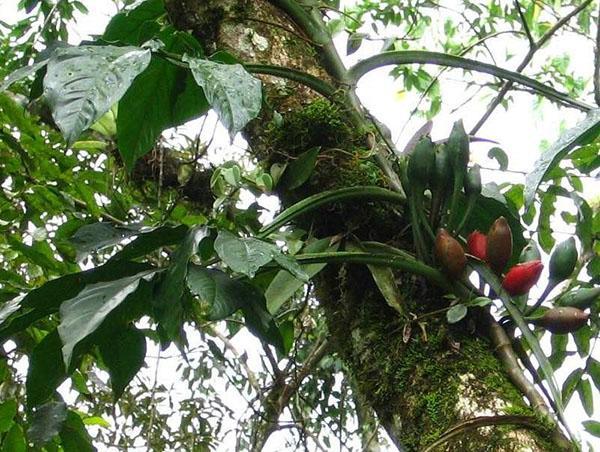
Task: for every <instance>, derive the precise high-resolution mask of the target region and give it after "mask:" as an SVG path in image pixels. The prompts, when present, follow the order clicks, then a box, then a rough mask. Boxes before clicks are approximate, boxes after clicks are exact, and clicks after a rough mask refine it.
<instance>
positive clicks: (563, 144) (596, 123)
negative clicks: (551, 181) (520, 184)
mask: <svg viewBox="0 0 600 452" xmlns="http://www.w3.org/2000/svg"><path fill="white" fill-rule="evenodd" d="M598 134H600V108H597V109H595V110H592V111H590V112H589V113H588V115H587V116H586V118H585V119H584V120H583V121H581V122H580V123H579V124H577V125H576V126H575V127H573V128H572V129H569V130H567V131H566V132H564V133H563V134H562V135H561V136H560V138H559V139H558V140H557V141H556V142H555V143H554V144H553V145H552V146H551V147H550V148H549V149H548V150H547V151H545V152H544V153H543V154H542V156H541V157H540V158H539V159H538V161H537V162H535V165H534V170H533V171H532V172H531V173H529V174H528V175H527V178H526V179H525V193H524V196H525V207H526V208H528V207H529V206H530V205H531V203H532V202H533V198H534V196H535V192H536V190H537V188H538V186H539V185H540V183H541V182H542V181H543V180H544V178H545V177H546V176H547V175H548V173H549V172H550V171H551V170H552V169H553V168H555V167H556V166H557V165H558V164H559V162H560V161H561V160H562V159H563V158H565V156H566V155H567V154H568V153H569V151H570V150H572V149H573V148H574V147H576V146H584V145H586V144H589V143H591V142H592V141H593V140H594V139H595V138H596V137H597V136H598Z"/></svg>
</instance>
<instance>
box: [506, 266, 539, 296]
mask: <svg viewBox="0 0 600 452" xmlns="http://www.w3.org/2000/svg"><path fill="white" fill-rule="evenodd" d="M543 268H544V265H543V264H542V262H541V261H530V262H525V263H523V264H517V265H515V266H514V267H512V268H511V269H510V270H509V271H508V273H506V276H505V277H504V281H502V287H504V289H505V290H506V291H507V292H508V293H509V294H510V295H523V294H526V293H527V292H529V289H531V288H532V287H533V286H534V285H535V283H536V282H537V281H538V279H540V275H541V274H542V269H543Z"/></svg>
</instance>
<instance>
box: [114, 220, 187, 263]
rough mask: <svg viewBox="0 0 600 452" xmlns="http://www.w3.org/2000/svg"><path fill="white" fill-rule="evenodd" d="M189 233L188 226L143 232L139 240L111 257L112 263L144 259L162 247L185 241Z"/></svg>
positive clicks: (139, 235) (138, 237) (162, 227)
mask: <svg viewBox="0 0 600 452" xmlns="http://www.w3.org/2000/svg"><path fill="white" fill-rule="evenodd" d="M187 231H188V227H187V226H183V225H180V226H176V227H170V226H161V227H159V228H156V229H153V230H152V231H150V232H143V233H141V234H138V235H137V238H136V239H135V240H133V241H132V242H131V243H128V244H127V245H125V246H124V247H123V249H122V250H121V251H119V252H118V253H116V254H115V255H114V256H113V257H111V259H110V260H111V261H117V260H130V259H135V258H138V257H143V256H145V255H146V254H149V253H151V252H152V251H154V250H156V249H158V248H160V247H162V246H169V245H175V244H176V243H179V242H181V241H182V240H183V238H184V237H185V235H186V233H187Z"/></svg>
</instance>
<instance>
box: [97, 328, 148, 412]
mask: <svg viewBox="0 0 600 452" xmlns="http://www.w3.org/2000/svg"><path fill="white" fill-rule="evenodd" d="M99 348H100V354H101V356H102V361H104V364H106V366H107V367H108V373H109V375H110V385H111V387H112V391H113V399H114V400H115V401H116V400H118V399H119V398H120V397H121V394H123V391H124V390H125V388H126V387H127V385H128V384H129V382H130V381H131V380H132V379H133V377H135V375H136V374H137V373H138V371H139V370H140V368H141V367H142V366H143V365H144V359H145V358H146V337H145V336H144V333H142V332H141V331H140V330H138V329H136V328H134V327H130V328H126V329H123V330H120V331H118V332H116V333H115V334H113V335H110V336H107V337H104V338H102V340H101V341H100V347H99Z"/></svg>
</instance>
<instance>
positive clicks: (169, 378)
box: [0, 0, 600, 450]
mask: <svg viewBox="0 0 600 452" xmlns="http://www.w3.org/2000/svg"><path fill="white" fill-rule="evenodd" d="M83 3H84V4H85V5H86V6H87V7H88V8H89V10H90V14H89V15H87V16H81V15H79V17H78V23H77V25H76V26H74V27H72V29H71V32H72V33H71V42H72V43H73V44H77V43H78V42H79V41H80V40H82V39H88V38H89V36H90V35H95V34H101V33H102V31H103V30H104V27H105V25H106V23H107V22H108V20H109V19H110V17H112V16H113V15H114V14H115V12H116V7H115V5H114V3H113V2H111V1H109V0H102V1H99V0H96V1H92V0H83ZM344 3H345V4H348V3H350V2H349V1H346V2H344ZM443 3H444V4H449V5H456V4H457V2H452V1H446V2H443ZM16 4H17V1H16V0H0V11H2V17H1V19H2V20H4V21H7V22H12V21H15V20H16V18H17V17H18V15H17V8H16ZM507 39H511V38H507V37H506V35H503V36H502V37H501V38H499V39H494V40H491V41H488V45H489V46H490V47H491V48H492V51H494V53H495V55H496V57H497V58H499V60H498V64H499V65H500V66H502V67H506V68H509V69H510V68H513V67H515V66H516V64H517V63H518V61H519V60H520V58H522V56H521V54H518V55H517V56H516V57H515V58H513V59H512V60H510V61H502V56H503V55H504V54H505V51H504V49H505V48H506V45H507ZM337 44H339V48H340V49H344V48H345V38H344V37H343V36H340V37H339V38H338V39H337ZM380 45H381V44H380V43H379V42H368V41H365V42H364V43H363V45H362V46H361V48H360V49H359V51H358V52H356V53H355V54H354V55H352V56H350V57H347V58H345V60H346V63H347V64H348V65H350V64H352V63H354V62H356V61H358V60H360V59H362V58H365V57H366V56H369V55H371V54H373V53H374V52H377V51H378V50H379V47H380ZM572 47H573V41H572V40H571V39H568V38H567V39H558V40H556V39H555V40H553V41H551V44H550V45H549V46H548V47H547V48H546V49H544V50H543V51H540V52H539V55H538V56H536V58H535V60H534V63H533V67H535V64H536V63H539V62H542V61H543V60H544V57H545V56H546V55H549V54H554V55H558V54H562V53H567V54H569V56H570V58H571V65H572V67H577V68H578V73H582V72H584V73H586V74H590V76H591V73H592V62H593V59H592V47H591V44H588V43H586V44H585V45H581V41H578V43H577V51H575V52H574V51H573V49H572ZM526 50H527V49H526V48H524V47H523V48H522V49H521V51H522V52H523V53H524V52H526ZM341 52H342V53H343V50H341ZM429 68H431V66H430V67H429ZM388 72H389V68H384V69H380V70H377V71H373V72H372V73H370V74H368V75H367V76H365V77H364V78H363V79H362V81H361V83H360V84H359V87H358V94H359V96H360V97H361V99H362V100H363V102H364V104H365V106H366V107H367V108H368V109H369V110H370V111H371V112H372V113H373V114H374V115H375V116H376V117H377V118H379V119H380V120H381V121H383V122H384V123H385V124H386V125H388V127H390V128H391V129H392V132H393V134H394V139H395V140H397V141H398V147H399V149H402V148H403V146H404V144H405V142H406V141H407V140H408V139H409V138H410V136H411V135H412V134H413V133H414V131H416V129H418V128H419V127H420V126H421V125H422V124H423V122H424V120H422V119H418V118H415V119H413V121H412V122H411V123H409V125H408V127H406V129H405V130H404V132H403V135H402V136H400V137H398V133H399V131H400V129H401V128H402V126H403V125H404V123H405V122H406V120H407V119H408V116H409V113H410V111H411V110H412V109H413V108H414V105H415V103H416V96H415V95H414V94H410V93H409V94H408V95H404V96H398V95H397V92H398V91H400V90H402V86H401V82H400V81H395V80H393V79H391V78H390V77H388V76H387V73H388ZM436 72H437V69H435V70H432V71H430V73H432V74H435V73H436ZM461 75H462V71H460V70H453V71H451V72H449V73H446V75H445V77H442V84H441V91H442V95H443V98H444V101H445V104H444V107H443V108H442V111H441V113H440V114H439V115H438V116H436V118H435V123H434V129H433V133H432V134H433V137H434V139H435V138H442V137H446V136H447V135H448V133H449V131H450V128H451V125H452V123H453V122H454V121H455V120H457V119H461V118H462V119H463V120H464V122H465V127H466V128H467V130H469V129H470V127H472V126H473V125H474V124H475V122H476V121H477V120H478V119H479V117H480V116H481V115H482V113H483V111H485V108H486V105H487V104H486V103H485V102H474V103H471V105H472V107H470V108H469V109H460V110H459V111H458V112H457V113H454V114H452V113H450V111H451V110H452V108H454V107H456V106H458V105H460V104H461V103H462V102H463V100H464V98H465V85H464V84H463V83H461V82H460V78H461ZM481 79H482V80H486V81H487V80H490V77H489V76H481ZM514 98H515V101H514V103H513V104H511V106H510V109H509V111H505V110H504V109H503V108H498V109H497V110H496V111H495V113H494V115H493V116H492V117H491V118H490V120H489V121H488V122H487V123H486V125H485V126H484V127H483V128H482V129H481V130H480V132H479V133H478V136H481V137H485V138H489V139H493V140H496V141H498V142H499V143H500V145H499V146H500V147H501V148H502V149H503V150H504V151H505V152H507V154H508V155H509V161H510V164H509V169H510V170H515V171H525V172H527V171H530V170H531V169H532V168H533V167H534V163H535V161H536V159H537V158H538V156H539V149H540V143H541V142H542V140H547V141H550V142H552V141H554V140H555V139H556V138H557V137H558V136H559V134H560V130H561V125H562V124H563V123H564V124H565V125H566V126H572V125H573V124H575V123H576V122H577V121H578V120H580V119H581V118H582V114H581V113H580V112H577V111H576V110H572V109H566V108H561V109H559V108H557V107H556V106H554V105H551V104H550V103H548V102H544V104H543V115H542V112H540V111H536V110H535V109H534V102H535V101H534V98H533V96H531V95H529V94H526V93H518V94H515V95H514ZM590 103H591V102H590ZM212 118H213V119H212V120H213V121H214V116H213V117H212ZM196 129H197V124H196ZM207 129H209V130H210V129H211V127H207ZM227 143H228V140H227V132H226V131H225V130H224V129H222V128H221V129H220V130H219V131H218V139H217V145H216V149H214V150H213V152H212V153H211V154H212V155H213V156H215V157H216V156H217V154H220V155H219V158H218V160H220V161H223V160H228V159H229V158H230V157H231V156H233V155H235V153H236V152H235V150H234V151H233V152H232V151H230V150H227V151H228V152H226V155H225V156H224V155H223V152H224V151H226V148H227ZM235 144H236V145H237V146H240V147H241V146H243V141H242V140H236V142H235ZM491 146H493V145H489V144H475V145H473V147H472V157H471V160H472V162H474V163H479V164H481V165H482V166H484V167H492V168H495V167H497V164H496V163H495V161H490V160H489V159H488V158H487V152H488V150H489V148H490V147H491ZM483 176H484V178H485V179H486V181H494V182H497V183H501V182H505V181H511V182H523V181H524V177H525V176H524V175H522V174H517V173H509V174H506V173H500V172H497V171H483ZM584 184H585V190H586V193H585V197H586V198H587V199H588V200H591V199H594V198H596V197H598V196H600V182H599V181H598V180H595V181H594V180H590V179H585V180H584ZM563 205H564V208H565V209H568V210H569V211H571V212H574V209H573V208H570V207H568V203H564V204H563ZM555 225H556V228H557V229H558V230H560V231H567V232H570V231H571V230H572V228H569V227H568V226H567V225H565V224H560V223H555ZM555 237H556V238H557V240H558V241H561V240H563V239H564V238H565V237H564V236H562V235H561V234H560V233H557V234H556V236H555ZM541 286H543V283H542V282H540V283H539V284H538V287H537V292H538V293H539V292H541ZM233 342H234V344H235V345H236V347H238V349H239V350H240V351H246V352H247V353H248V354H249V357H250V359H249V363H250V367H252V368H253V369H254V370H255V371H258V369H259V367H260V364H259V363H260V360H259V358H258V354H257V350H259V349H260V346H259V345H258V342H257V341H256V340H255V339H254V338H253V337H252V336H251V335H249V334H238V335H237V336H236V337H235V338H234V340H233ZM149 345H150V343H149ZM548 347H549V345H548ZM569 349H570V350H572V349H574V344H573V343H571V344H570V345H569ZM548 350H549V348H548ZM596 352H597V353H595V356H596V357H597V358H598V359H600V350H597V351H596ZM157 353H158V350H157V349H154V348H152V347H149V351H148V355H149V356H156V355H157ZM163 354H165V355H174V354H176V353H175V351H174V350H171V349H169V350H167V351H166V352H163ZM580 361H581V360H579V359H578V358H575V359H572V360H571V362H570V363H569V364H570V366H569V367H568V368H567V369H564V370H562V371H560V372H558V373H557V377H558V379H559V381H562V380H563V379H564V378H565V377H566V376H567V375H568V374H569V373H570V371H571V370H572V369H573V367H571V365H573V366H574V365H580V364H581V362H580ZM173 366H175V363H174V362H173V361H172V360H169V361H164V362H161V365H160V367H159V372H158V377H159V379H160V381H161V382H163V383H164V384H165V385H167V386H168V385H169V384H173V385H174V391H175V392H177V384H176V383H177V381H176V380H173V376H174V373H173ZM146 370H147V372H144V373H145V374H146V375H145V378H153V374H154V368H151V369H146ZM223 392H224V394H225V393H226V394H227V400H228V401H230V402H231V403H230V406H245V402H244V401H243V399H241V398H240V396H239V394H237V392H236V391H232V390H231V389H230V390H227V391H226V390H225V389H223ZM180 396H181V397H185V392H184V391H182V392H181V394H180ZM598 396H599V394H598V392H597V391H596V390H595V394H594V399H595V406H596V413H597V412H598V410H599V409H600V407H599V405H598V402H599V397H598ZM567 418H568V419H569V420H570V421H571V428H572V429H573V430H575V431H577V432H578V433H580V434H581V433H583V429H582V427H581V421H583V420H586V419H587V416H586V415H585V413H584V412H583V409H582V408H581V405H580V402H579V398H578V397H577V395H574V396H573V398H572V401H571V403H570V404H569V408H568V409H567ZM230 427H233V425H232V426H230ZM284 435H285V433H282V432H278V433H276V434H274V435H273V437H272V439H271V440H270V441H269V443H268V447H267V448H266V449H265V450H281V449H280V448H282V447H283V442H282V441H283V436H284ZM583 437H584V438H585V439H587V440H591V441H592V442H593V441H594V439H592V437H591V436H589V435H587V434H585V433H584V434H583ZM232 444H233V443H232Z"/></svg>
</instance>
